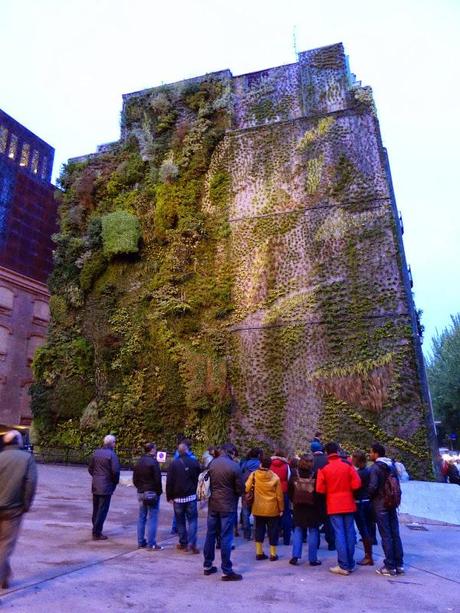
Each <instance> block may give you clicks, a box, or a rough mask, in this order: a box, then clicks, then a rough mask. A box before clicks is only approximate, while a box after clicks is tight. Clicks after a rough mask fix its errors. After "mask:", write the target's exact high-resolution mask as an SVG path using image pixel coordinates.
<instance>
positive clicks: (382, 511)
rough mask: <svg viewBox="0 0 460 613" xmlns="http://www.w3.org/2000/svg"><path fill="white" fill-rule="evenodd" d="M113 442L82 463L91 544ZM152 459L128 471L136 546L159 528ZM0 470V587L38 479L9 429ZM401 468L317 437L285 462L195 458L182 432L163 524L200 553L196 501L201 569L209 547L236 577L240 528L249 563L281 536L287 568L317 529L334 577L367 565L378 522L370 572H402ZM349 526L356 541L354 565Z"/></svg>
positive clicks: (99, 530) (99, 531) (376, 450)
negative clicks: (202, 523)
mask: <svg viewBox="0 0 460 613" xmlns="http://www.w3.org/2000/svg"><path fill="white" fill-rule="evenodd" d="M115 445H116V440H115V437H114V436H112V435H107V436H106V437H105V438H104V444H103V446H102V447H101V448H100V449H97V450H96V451H95V452H94V453H93V455H92V457H91V460H90V463H89V466H88V470H89V473H90V474H91V477H92V494H93V514H92V525H93V531H92V538H93V539H94V540H95V541H102V540H106V539H107V536H106V535H105V534H104V532H103V526H104V522H105V519H106V517H107V513H108V511H109V508H110V502H111V497H112V494H113V492H114V491H115V489H116V487H117V484H118V482H119V479H120V463H119V460H118V457H117V454H116V452H115ZM156 456H157V449H156V446H155V444H154V443H147V444H146V445H145V448H144V454H143V455H142V456H141V458H140V459H139V460H138V462H137V463H136V465H135V466H134V470H133V484H134V486H135V487H136V489H137V498H138V504H139V514H138V522H137V543H138V547H139V548H145V549H147V550H151V551H157V550H161V549H162V546H161V545H159V544H158V543H157V525H158V514H159V509H160V499H161V496H162V495H163V486H162V474H161V470H160V465H159V463H158V461H157V458H156ZM401 467H402V468H401ZM0 469H1V470H0V586H1V587H2V588H3V589H4V588H6V587H8V582H9V578H10V574H11V569H10V565H9V558H10V556H11V554H12V551H13V549H14V545H15V543H16V540H17V535H18V532H19V527H20V524H21V520H22V517H23V514H24V513H25V512H26V511H27V510H28V509H29V508H30V505H31V503H32V500H33V497H34V493H35V489H36V483H37V473H36V466H35V462H34V459H33V456H32V455H31V454H30V453H28V452H27V451H24V450H23V449H22V442H21V435H20V433H19V432H17V431H11V432H9V433H7V434H6V435H5V436H4V451H3V452H2V453H1V454H0ZM404 473H405V470H404V467H403V466H402V465H401V466H400V467H398V465H397V463H396V462H394V461H393V460H392V459H390V458H388V457H386V454H385V448H384V447H383V446H382V445H381V444H379V443H375V444H374V445H372V447H371V449H370V451H369V454H368V455H366V453H365V452H363V451H356V452H354V453H353V454H352V455H351V456H349V455H348V454H346V453H344V452H343V450H342V449H341V448H340V447H339V445H337V444H336V443H335V442H329V443H327V444H326V445H324V446H323V444H322V442H321V440H320V435H319V434H318V435H317V436H316V437H315V439H314V440H313V441H311V443H310V445H309V450H308V452H306V453H304V454H302V455H300V457H293V458H290V459H288V458H287V456H286V453H285V452H284V450H283V449H277V450H276V452H275V454H274V455H271V454H266V453H264V452H263V450H262V449H259V448H254V449H251V450H249V452H248V454H247V456H246V457H245V458H244V459H242V460H238V458H237V449H236V447H235V446H234V445H233V444H231V443H226V444H223V445H220V446H217V447H210V448H209V449H208V450H207V451H206V452H205V454H204V455H203V458H202V461H201V463H200V462H199V461H198V459H197V458H196V456H195V455H194V453H193V451H192V449H191V445H190V441H188V440H187V439H183V440H181V441H180V443H179V444H178V447H177V450H176V452H175V454H174V457H173V459H172V461H171V463H170V465H169V467H168V471H167V476H166V498H167V501H168V502H169V503H171V504H172V505H173V509H174V523H173V526H172V527H171V531H172V532H173V533H176V532H177V535H178V542H177V545H176V547H177V549H178V550H179V551H183V552H190V553H192V554H199V553H200V550H199V548H198V546H197V533H198V506H199V505H203V506H204V505H206V504H207V507H208V514H207V524H206V537H205V541H204V547H203V572H204V575H206V576H208V575H212V574H214V573H217V572H218V569H217V566H215V564H214V562H215V556H216V549H220V557H221V569H222V580H223V581H239V580H241V579H242V575H241V574H240V573H237V572H235V570H234V569H233V565H232V559H231V556H232V550H233V549H234V545H233V538H234V536H235V535H238V531H239V529H240V526H241V527H242V530H243V537H244V538H245V539H247V540H254V543H255V559H256V560H257V561H263V560H269V561H270V562H276V561H278V559H279V556H278V543H279V539H280V538H282V542H283V544H284V545H285V546H291V545H292V553H291V557H290V559H289V563H290V564H291V565H293V566H296V565H298V564H299V563H300V561H301V559H302V550H303V545H304V544H305V543H306V544H307V556H308V562H309V565H310V566H312V567H315V566H320V565H321V560H320V559H319V558H318V549H319V545H320V538H321V534H322V533H324V537H325V540H326V543H327V546H328V549H329V550H336V551H337V564H336V565H334V566H331V567H330V568H329V570H330V571H331V572H332V573H334V574H337V575H349V574H350V573H353V572H354V571H355V570H356V568H357V565H361V566H372V565H373V564H374V559H373V546H375V544H376V542H377V541H376V527H377V528H378V531H379V534H380V538H381V544H382V548H383V552H384V556H385V557H384V561H383V565H382V566H381V567H379V568H378V569H377V573H379V574H380V575H385V576H391V577H394V576H396V575H401V574H403V573H404V559H403V547H402V543H401V538H400V535H399V524H398V515H397V507H398V505H399V502H400V496H401V489H400V486H399V481H400V479H401V478H402V479H404V478H405V476H404ZM405 474H406V475H407V473H405ZM355 525H356V527H357V529H358V532H359V535H360V538H361V539H362V542H363V548H364V557H363V558H362V559H361V560H359V561H358V562H355V545H356V542H357V535H356V532H355ZM266 537H267V540H268V546H269V552H268V555H267V554H266V553H265V551H264V542H265V539H266Z"/></svg>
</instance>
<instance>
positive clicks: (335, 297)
mask: <svg viewBox="0 0 460 613" xmlns="http://www.w3.org/2000/svg"><path fill="white" fill-rule="evenodd" d="M347 70H348V69H347V64H346V61H345V56H344V52H343V47H342V46H341V45H336V46H332V47H328V48H325V49H320V50H312V51H309V52H305V53H304V54H300V58H299V63H298V64H295V65H288V66H284V67H278V68H275V69H270V70H268V71H261V72H260V73H253V74H250V75H242V76H241V77H234V78H233V77H232V76H231V74H230V73H229V72H228V71H224V72H222V73H214V74H213V75H208V76H205V77H199V78H197V79H193V80H190V81H184V82H181V83H178V84H173V85H167V86H164V87H159V88H155V89H152V90H145V91H143V92H138V93H135V94H128V95H127V96H125V99H124V107H123V115H122V139H121V141H120V142H119V143H116V144H114V145H112V146H109V147H104V148H103V149H102V151H101V152H99V153H98V154H94V155H90V156H87V157H86V158H84V159H83V160H78V159H77V160H74V161H73V162H72V161H71V162H70V163H69V164H68V166H67V167H66V168H65V170H64V172H63V174H62V177H61V188H62V191H61V193H60V201H61V202H60V215H61V226H60V233H59V234H58V235H56V236H55V243H56V252H55V269H54V272H53V275H52V277H51V279H50V282H49V285H50V290H51V301H50V305H51V312H52V323H51V327H50V332H49V338H48V342H47V344H46V345H45V346H43V347H42V348H40V349H39V350H38V351H37V354H36V356H35V359H34V365H33V366H34V373H35V383H34V384H33V386H32V411H33V415H34V425H35V428H36V430H37V434H38V437H39V439H40V441H41V442H42V443H44V444H49V445H58V444H69V445H73V446H78V445H80V444H83V443H89V444H92V445H93V444H94V445H95V444H98V443H99V442H100V440H101V437H102V436H103V435H104V434H106V433H107V432H113V433H114V434H116V435H117V436H118V439H119V443H120V445H121V446H122V447H138V446H139V445H140V444H141V443H143V442H144V441H145V440H148V439H150V440H155V441H156V442H157V443H159V444H160V445H161V446H164V447H166V448H169V449H171V448H172V447H173V446H174V444H175V442H176V437H177V435H178V434H179V433H183V434H185V435H187V436H189V437H191V438H192V440H193V442H194V446H195V448H196V449H198V450H200V449H202V448H204V447H205V446H206V445H208V444H210V443H217V442H222V441H223V440H224V439H225V438H227V437H230V438H231V439H232V440H233V441H235V442H236V443H237V444H238V445H239V446H240V447H241V451H242V452H243V453H244V452H245V451H246V449H247V448H248V447H250V446H253V445H261V446H264V447H266V448H267V449H272V448H273V446H275V445H277V444H279V443H281V444H283V445H285V446H286V448H287V450H288V452H290V453H293V452H300V451H303V450H305V449H306V448H307V445H308V441H309V440H310V439H311V438H312V436H313V434H314V432H315V430H317V429H321V430H322V431H323V432H324V437H325V438H326V439H336V440H338V441H339V442H341V443H342V444H343V446H344V447H345V448H346V449H347V450H348V451H353V450H354V449H356V448H367V447H368V446H369V445H370V444H371V443H372V442H373V441H374V440H376V439H377V440H380V441H381V442H383V443H384V444H385V445H386V446H387V447H388V453H389V454H390V455H391V456H393V457H397V458H399V459H401V460H402V461H404V463H405V464H406V466H407V468H408V469H409V472H410V473H411V474H412V475H413V476H419V477H427V476H429V475H430V474H431V452H430V449H429V425H430V414H429V407H428V406H427V405H426V404H425V403H424V401H423V394H422V388H421V383H420V377H419V374H420V368H419V366H418V364H417V358H416V339H415V336H414V332H413V328H412V325H411V308H412V301H411V297H410V295H409V294H408V291H407V288H406V287H405V285H404V278H403V267H404V258H403V253H402V251H401V247H400V243H399V234H398V233H399V228H398V226H397V220H396V218H395V214H394V210H393V203H392V196H391V189H390V182H389V175H388V173H387V169H386V163H385V154H384V150H383V147H382V143H381V138H380V132H379V126H378V121H377V119H376V111H375V106H374V103H373V99H372V94H371V91H370V89H369V88H362V87H360V86H359V85H353V84H352V83H351V82H350V78H349V75H348V72H347Z"/></svg>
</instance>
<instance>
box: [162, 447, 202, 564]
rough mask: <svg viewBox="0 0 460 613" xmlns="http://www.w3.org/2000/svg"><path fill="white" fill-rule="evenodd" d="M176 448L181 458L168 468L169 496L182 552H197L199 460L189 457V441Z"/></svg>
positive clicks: (167, 489) (167, 490)
mask: <svg viewBox="0 0 460 613" xmlns="http://www.w3.org/2000/svg"><path fill="white" fill-rule="evenodd" d="M177 451H178V457H177V458H176V459H175V460H173V461H172V462H171V464H170V466H169V468H168V474H167V477H166V497H167V499H168V502H173V503H174V517H175V518H176V525H177V531H178V533H179V543H178V544H177V545H176V547H177V549H178V550H179V551H187V550H189V551H190V552H191V553H195V554H196V553H200V552H199V550H198V548H197V546H196V539H197V529H198V507H197V501H196V490H197V485H198V475H199V474H200V471H201V469H200V464H199V463H198V460H196V459H193V458H191V457H190V455H189V453H188V452H189V448H188V445H187V444H186V443H184V442H182V443H180V444H179V446H178V448H177ZM187 523H188V530H187Z"/></svg>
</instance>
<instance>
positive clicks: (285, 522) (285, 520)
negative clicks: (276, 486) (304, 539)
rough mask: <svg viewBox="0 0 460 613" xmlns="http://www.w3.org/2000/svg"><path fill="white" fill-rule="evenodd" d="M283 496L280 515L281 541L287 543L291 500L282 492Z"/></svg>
mask: <svg viewBox="0 0 460 613" xmlns="http://www.w3.org/2000/svg"><path fill="white" fill-rule="evenodd" d="M283 497H284V511H283V515H282V516H281V517H280V528H281V529H282V530H283V543H284V544H285V545H289V544H290V542H291V531H292V514H291V501H290V500H289V496H288V494H287V493H286V494H283Z"/></svg>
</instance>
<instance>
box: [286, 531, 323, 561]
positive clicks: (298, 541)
mask: <svg viewBox="0 0 460 613" xmlns="http://www.w3.org/2000/svg"><path fill="white" fill-rule="evenodd" d="M307 534H308V538H307V543H308V561H309V562H316V561H317V560H318V541H319V529H318V528H300V527H299V526H296V527H295V528H294V535H293V538H292V557H293V558H301V557H302V544H303V540H304V538H306V537H307Z"/></svg>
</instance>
